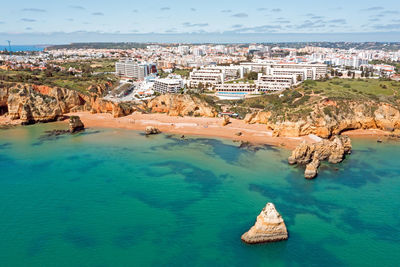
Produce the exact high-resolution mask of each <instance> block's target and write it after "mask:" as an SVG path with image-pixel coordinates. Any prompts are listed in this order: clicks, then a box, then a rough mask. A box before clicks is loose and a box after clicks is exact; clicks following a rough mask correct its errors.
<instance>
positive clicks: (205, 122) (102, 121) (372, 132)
mask: <svg viewBox="0 0 400 267" xmlns="http://www.w3.org/2000/svg"><path fill="white" fill-rule="evenodd" d="M66 115H67V116H72V115H75V116H79V117H80V118H81V120H82V122H83V123H84V124H85V127H87V128H90V127H94V128H96V127H98V128H120V129H130V130H138V131H144V130H145V128H146V127H147V126H155V127H157V128H158V129H159V130H161V132H163V133H171V134H178V135H197V136H207V137H220V138H227V139H231V140H236V141H244V142H250V143H253V144H268V145H274V146H279V147H285V148H287V149H294V148H295V147H296V146H297V145H299V144H300V143H301V142H302V141H306V142H307V143H315V142H318V141H320V140H321V138H319V137H318V136H315V135H309V136H302V137H273V136H272V131H270V130H267V129H266V126H265V125H264V124H247V123H245V122H244V121H243V120H237V119H231V123H230V124H229V125H226V126H222V122H223V119H222V118H206V117H174V116H168V115H166V114H158V113H157V114H140V113H134V114H131V115H129V116H126V117H121V118H114V117H113V116H112V115H111V114H108V113H98V114H91V113H90V112H77V113H69V114H66ZM60 123H68V120H65V121H62V122H60ZM19 124H20V121H19V120H10V119H9V118H8V117H6V116H0V125H19ZM238 133H241V135H240V136H239V135H238ZM343 134H346V135H348V136H350V137H352V138H367V139H373V140H378V139H381V138H383V137H388V136H389V135H390V133H388V132H385V131H382V130H378V129H368V130H364V129H358V130H351V131H346V132H344V133H343Z"/></svg>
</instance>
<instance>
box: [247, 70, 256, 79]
mask: <svg viewBox="0 0 400 267" xmlns="http://www.w3.org/2000/svg"><path fill="white" fill-rule="evenodd" d="M247 79H248V80H253V81H254V80H257V79H258V73H257V72H254V71H251V72H249V74H247Z"/></svg>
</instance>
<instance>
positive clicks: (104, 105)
mask: <svg viewBox="0 0 400 267" xmlns="http://www.w3.org/2000/svg"><path fill="white" fill-rule="evenodd" d="M106 90H107V87H105V86H101V85H98V86H91V87H90V88H88V92H89V94H82V93H79V92H77V91H74V90H69V89H65V88H59V87H48V86H37V85H30V84H16V85H15V84H7V86H4V84H2V86H0V115H3V114H6V113H8V116H9V118H11V119H12V120H17V119H18V120H20V121H21V123H22V124H28V123H35V122H49V121H54V120H57V119H58V118H61V117H62V115H63V114H65V113H69V112H76V111H91V112H92V113H111V114H113V116H114V117H121V116H126V115H129V114H131V113H132V112H134V111H136V109H135V107H134V106H133V105H130V104H129V103H113V102H111V101H106V100H103V99H102V98H101V96H102V95H103V94H104V92H105V91H106Z"/></svg>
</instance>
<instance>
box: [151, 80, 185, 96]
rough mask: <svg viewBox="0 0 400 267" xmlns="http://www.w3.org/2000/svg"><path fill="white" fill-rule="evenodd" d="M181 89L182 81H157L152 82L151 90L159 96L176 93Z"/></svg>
mask: <svg viewBox="0 0 400 267" xmlns="http://www.w3.org/2000/svg"><path fill="white" fill-rule="evenodd" d="M182 88H183V80H182V79H168V78H167V79H157V80H155V82H154V86H153V90H154V91H155V92H158V93H160V94H167V93H178V92H179V90H181V89H182Z"/></svg>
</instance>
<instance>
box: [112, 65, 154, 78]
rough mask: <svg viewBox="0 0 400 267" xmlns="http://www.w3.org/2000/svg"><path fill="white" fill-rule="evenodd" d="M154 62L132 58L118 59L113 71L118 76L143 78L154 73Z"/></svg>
mask: <svg viewBox="0 0 400 267" xmlns="http://www.w3.org/2000/svg"><path fill="white" fill-rule="evenodd" d="M156 72H157V67H156V65H155V64H149V63H138V62H135V61H132V60H125V61H118V62H116V63H115V73H116V75H118V76H120V77H125V78H132V79H137V80H141V81H142V80H144V79H145V78H146V77H147V76H149V75H150V74H151V73H156Z"/></svg>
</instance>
